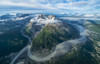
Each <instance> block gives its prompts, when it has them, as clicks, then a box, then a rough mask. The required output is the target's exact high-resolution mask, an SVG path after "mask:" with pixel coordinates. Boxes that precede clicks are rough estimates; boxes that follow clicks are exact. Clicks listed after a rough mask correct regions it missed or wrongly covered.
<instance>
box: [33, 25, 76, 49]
mask: <svg viewBox="0 0 100 64" xmlns="http://www.w3.org/2000/svg"><path fill="white" fill-rule="evenodd" d="M75 36H76V35H75V33H74V36H73V34H72V33H71V34H70V31H69V28H68V27H67V26H62V27H59V26H55V25H51V24H48V25H47V26H45V27H44V28H43V30H42V32H40V34H39V35H38V36H37V37H36V38H35V39H33V47H34V48H33V49H40V48H49V49H52V47H54V46H55V45H56V44H58V43H61V42H63V41H66V40H69V39H74V37H75Z"/></svg>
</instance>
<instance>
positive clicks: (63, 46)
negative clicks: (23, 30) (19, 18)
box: [10, 24, 86, 64]
mask: <svg viewBox="0 0 100 64" xmlns="http://www.w3.org/2000/svg"><path fill="white" fill-rule="evenodd" d="M72 25H74V26H76V27H77V28H78V30H79V33H80V38H77V39H74V40H68V41H65V42H62V43H60V44H58V45H56V47H55V50H54V52H52V53H51V54H49V55H47V56H46V57H42V58H40V57H37V56H35V55H34V54H32V53H31V51H30V49H31V46H32V41H31V39H30V37H28V36H27V35H25V34H22V35H23V36H25V37H26V38H28V39H29V42H30V43H31V45H28V46H26V47H25V48H23V49H22V50H21V51H20V52H19V53H18V54H17V56H16V57H15V58H14V59H13V60H12V62H11V63H10V64H13V63H14V62H15V61H16V59H17V58H18V57H19V56H20V55H21V54H22V53H23V52H24V51H25V50H27V55H28V57H29V58H30V59H32V60H34V61H36V62H43V61H48V60H50V59H51V58H53V57H55V56H58V55H61V54H64V53H67V52H69V51H70V50H71V49H72V48H73V47H74V46H75V45H77V44H80V43H84V42H85V41H86V30H85V28H84V27H83V26H81V25H78V24H72Z"/></svg>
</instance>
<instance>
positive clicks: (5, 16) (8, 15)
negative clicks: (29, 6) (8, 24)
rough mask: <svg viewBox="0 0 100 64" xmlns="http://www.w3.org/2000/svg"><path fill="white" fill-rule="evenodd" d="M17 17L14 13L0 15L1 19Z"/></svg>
mask: <svg viewBox="0 0 100 64" xmlns="http://www.w3.org/2000/svg"><path fill="white" fill-rule="evenodd" d="M15 17H16V16H14V15H10V14H6V15H2V16H0V19H1V20H4V19H11V18H15Z"/></svg>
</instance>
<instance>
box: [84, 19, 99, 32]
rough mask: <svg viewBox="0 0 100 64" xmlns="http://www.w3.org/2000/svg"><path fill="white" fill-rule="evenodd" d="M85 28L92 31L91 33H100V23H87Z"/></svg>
mask: <svg viewBox="0 0 100 64" xmlns="http://www.w3.org/2000/svg"><path fill="white" fill-rule="evenodd" d="M85 27H86V28H87V29H88V30H91V31H94V32H97V33H100V28H99V27H100V21H99V20H98V21H91V20H89V21H87V23H85Z"/></svg>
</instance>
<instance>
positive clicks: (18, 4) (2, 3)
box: [0, 0, 100, 13]
mask: <svg viewBox="0 0 100 64" xmlns="http://www.w3.org/2000/svg"><path fill="white" fill-rule="evenodd" d="M0 9H1V10H5V11H6V10H8V9H9V10H10V11H13V10H14V9H15V10H17V11H18V10H28V11H29V10H30V9H31V10H33V11H34V12H44V11H45V12H46V11H48V12H56V11H57V12H59V13H65V12H80V13H83V12H84V13H100V0H0ZM1 10H0V11H1ZM57 12H56V13H57Z"/></svg>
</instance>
